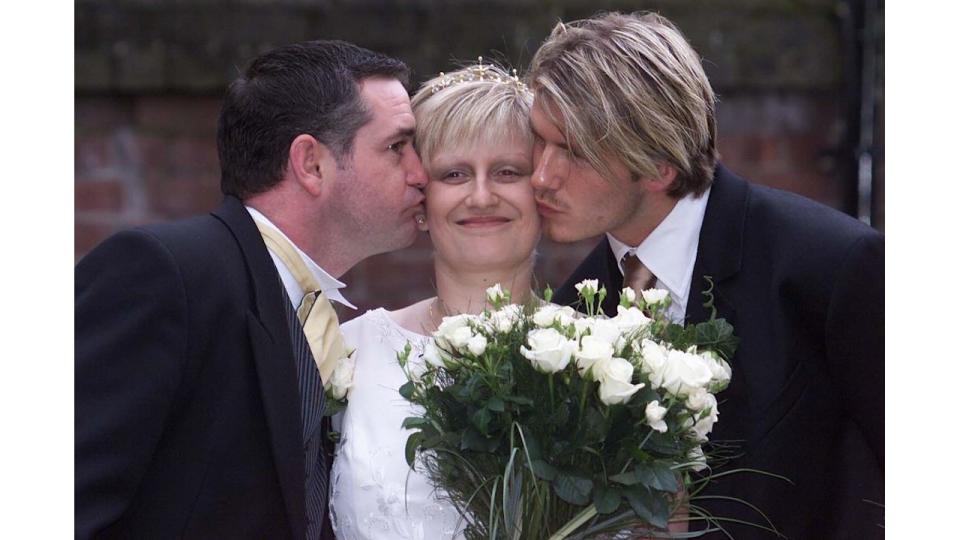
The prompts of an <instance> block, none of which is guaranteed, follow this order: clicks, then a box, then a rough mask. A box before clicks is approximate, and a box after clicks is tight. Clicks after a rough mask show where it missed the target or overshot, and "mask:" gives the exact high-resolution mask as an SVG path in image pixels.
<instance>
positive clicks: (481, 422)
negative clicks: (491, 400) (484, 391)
mask: <svg viewBox="0 0 960 540" xmlns="http://www.w3.org/2000/svg"><path fill="white" fill-rule="evenodd" d="M492 418H493V415H492V414H490V411H489V410H488V409H485V408H484V409H477V412H475V413H473V415H471V417H470V421H471V422H472V423H473V425H474V426H475V427H476V428H477V429H479V430H480V433H483V434H484V435H486V434H487V426H489V425H490V420H491V419H492Z"/></svg>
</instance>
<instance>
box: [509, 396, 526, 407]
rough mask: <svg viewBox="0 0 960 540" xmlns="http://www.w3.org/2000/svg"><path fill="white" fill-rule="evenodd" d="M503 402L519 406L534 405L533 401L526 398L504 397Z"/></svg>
mask: <svg viewBox="0 0 960 540" xmlns="http://www.w3.org/2000/svg"><path fill="white" fill-rule="evenodd" d="M503 400H504V401H509V402H511V403H516V404H517V405H533V400H532V399H530V398H528V397H526V396H503Z"/></svg>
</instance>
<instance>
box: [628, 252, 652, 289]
mask: <svg viewBox="0 0 960 540" xmlns="http://www.w3.org/2000/svg"><path fill="white" fill-rule="evenodd" d="M621 264H623V285H624V287H630V288H632V289H633V290H634V291H636V292H638V293H639V292H640V291H645V290H647V289H652V288H653V287H655V286H656V284H657V276H655V275H653V272H651V271H650V270H649V269H648V268H647V267H646V266H644V265H643V263H642V262H640V259H639V258H637V256H636V255H634V254H632V253H627V254H626V255H624V256H623V261H622V263H621Z"/></svg>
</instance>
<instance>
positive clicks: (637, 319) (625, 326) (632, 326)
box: [611, 306, 653, 336]
mask: <svg viewBox="0 0 960 540" xmlns="http://www.w3.org/2000/svg"><path fill="white" fill-rule="evenodd" d="M611 320H612V321H613V322H614V324H616V325H617V328H619V329H620V332H621V333H622V334H627V335H631V336H632V335H634V334H636V333H637V332H639V331H640V330H642V329H643V328H646V327H647V326H649V325H650V323H652V322H653V320H652V319H650V318H649V317H647V316H646V315H644V314H643V312H642V311H640V308H637V307H629V308H625V307H623V306H617V316H616V317H614V318H613V319H611Z"/></svg>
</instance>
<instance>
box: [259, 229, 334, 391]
mask: <svg viewBox="0 0 960 540" xmlns="http://www.w3.org/2000/svg"><path fill="white" fill-rule="evenodd" d="M256 223H257V228H258V229H260V234H261V235H262V236H263V242H264V244H266V246H267V249H269V250H270V251H272V252H273V253H274V254H276V256H277V257H280V260H281V261H283V264H285V265H286V266H287V268H288V269H289V270H290V273H291V274H293V277H294V278H295V279H296V280H297V284H299V285H300V288H301V289H303V290H304V291H305V293H304V295H303V300H301V302H300V307H299V308H297V318H299V319H300V323H301V324H302V325H303V333H304V335H305V336H306V337H307V343H308V344H309V345H310V352H312V353H313V360H314V361H315V362H316V363H317V369H319V370H320V380H322V381H323V387H324V388H325V389H329V388H330V378H331V375H333V370H334V368H336V367H337V362H338V361H339V360H340V359H341V358H343V357H344V356H346V355H347V354H346V353H347V348H346V346H345V345H344V343H343V334H341V333H340V323H339V320H338V319H337V313H336V312H335V311H334V310H333V306H332V305H330V301H329V300H328V299H327V297H326V295H324V294H323V293H322V292H320V284H319V283H318V282H317V278H316V277H315V276H314V275H313V274H312V273H311V272H310V270H309V269H308V268H307V265H306V263H304V262H303V259H302V258H301V257H300V255H299V254H298V253H297V251H296V249H294V247H293V245H292V244H290V242H289V241H288V240H287V239H285V238H284V237H283V236H282V235H281V234H280V233H279V232H277V231H276V230H274V229H272V228H270V227H269V226H267V225H264V224H262V223H259V222H256Z"/></svg>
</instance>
